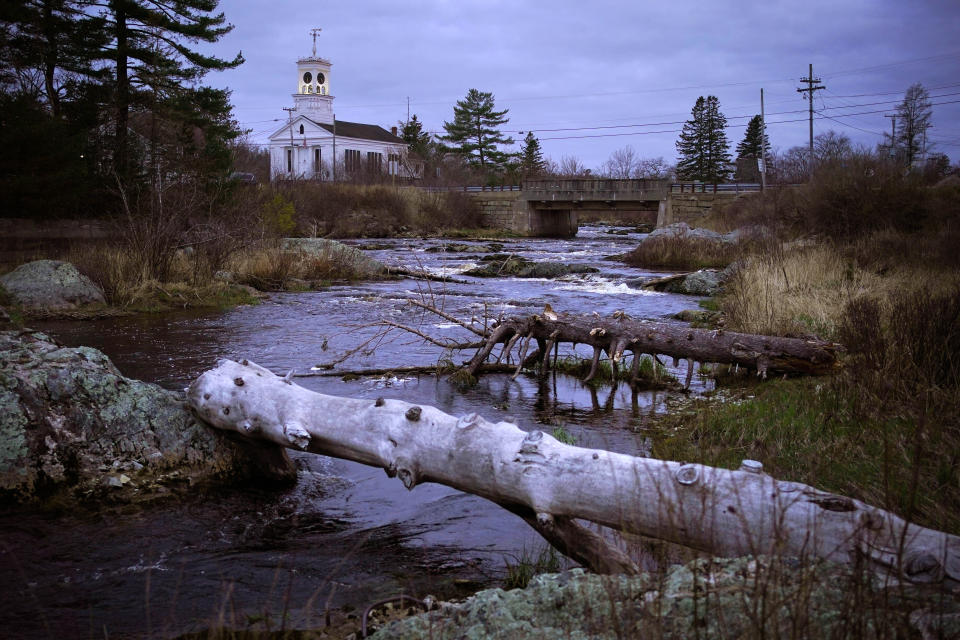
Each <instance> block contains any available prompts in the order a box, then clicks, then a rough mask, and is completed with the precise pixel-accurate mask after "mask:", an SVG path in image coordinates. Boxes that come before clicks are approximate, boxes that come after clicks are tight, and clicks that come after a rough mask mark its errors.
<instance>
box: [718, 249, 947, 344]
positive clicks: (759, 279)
mask: <svg viewBox="0 0 960 640" xmlns="http://www.w3.org/2000/svg"><path fill="white" fill-rule="evenodd" d="M891 235H893V236H896V235H897V234H895V233H892V232H878V233H877V234H874V235H873V236H870V237H869V238H865V239H863V240H861V241H859V242H858V243H857V244H856V245H848V246H846V247H842V248H839V247H836V246H834V245H828V244H817V245H808V246H802V245H801V246H796V247H794V248H792V249H788V250H786V251H784V252H782V253H781V254H771V255H756V256H753V257H752V258H750V259H749V260H746V261H745V262H744V264H743V265H742V266H741V268H740V269H739V270H738V271H737V272H736V273H735V274H734V276H733V277H732V278H731V279H730V280H729V281H728V283H727V285H726V293H725V295H724V297H723V301H722V304H723V309H724V311H725V313H726V314H727V326H728V327H729V328H730V329H733V330H735V331H744V332H747V333H762V334H769V335H787V336H790V335H800V336H802V335H809V334H816V335H818V336H820V337H824V338H834V337H836V335H837V330H838V328H839V326H840V325H841V323H842V321H843V318H844V315H845V307H846V305H847V304H848V303H849V302H850V301H852V300H854V299H856V298H858V297H860V296H865V295H869V296H873V297H875V298H877V299H878V300H880V301H881V306H882V307H883V308H884V309H889V308H891V305H892V304H893V301H894V300H896V299H897V297H898V296H900V295H901V294H902V293H903V292H904V291H911V290H917V289H920V288H927V289H929V290H931V291H946V290H949V289H951V288H952V287H955V286H957V285H958V284H960V273H958V272H957V271H955V270H953V269H949V268H944V267H943V266H936V265H931V264H930V263H928V262H923V261H915V262H914V261H903V259H902V254H899V256H898V254H897V253H893V252H887V251H883V250H882V249H879V248H878V247H882V246H883V245H885V244H888V243H889V242H891ZM915 242H920V240H915ZM856 254H870V255H883V256H885V259H884V260H882V261H881V262H883V264H884V265H885V266H883V267H881V268H880V269H879V271H878V269H877V268H876V265H875V264H874V263H870V262H868V263H867V264H861V261H858V260H856V257H855V256H856ZM871 266H873V267H874V268H870V267H871Z"/></svg>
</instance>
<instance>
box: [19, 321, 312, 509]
mask: <svg viewBox="0 0 960 640" xmlns="http://www.w3.org/2000/svg"><path fill="white" fill-rule="evenodd" d="M292 473H293V469H292V467H291V466H289V460H288V459H287V458H286V456H285V455H284V454H282V451H281V450H271V449H261V448H252V445H247V444H234V443H233V442H232V441H229V440H227V439H226V437H225V436H223V435H221V434H220V433H219V432H216V431H215V430H213V429H211V428H210V427H208V426H207V425H205V424H204V423H202V422H199V421H198V420H197V419H196V418H195V417H194V416H193V414H192V413H191V412H190V411H189V409H188V407H187V405H186V403H185V402H184V400H183V398H182V396H181V395H180V394H177V393H174V392H171V391H166V390H164V389H162V388H160V387H158V386H157V385H154V384H148V383H145V382H140V381H138V380H131V379H129V378H126V377H124V376H123V375H121V374H120V372H119V371H118V370H117V369H116V367H114V365H113V363H111V362H110V360H109V358H107V356H105V355H104V354H103V353H101V352H100V351H97V350H96V349H91V348H89V347H78V348H65V347H62V346H61V345H59V344H57V343H56V342H55V341H54V340H52V339H51V338H50V337H48V336H46V335H44V334H42V333H38V332H35V331H32V330H29V329H24V330H19V331H0V498H2V499H4V500H5V501H33V500H37V499H42V498H44V497H47V496H49V495H52V494H55V493H56V494H58V495H62V496H63V495H66V496H72V497H76V498H81V499H96V498H101V497H108V498H109V497H114V498H118V499H126V498H132V497H134V496H144V495H148V494H149V495H154V494H163V493H167V492H169V491H170V489H171V488H172V487H176V486H183V485H186V486H190V485H192V484H195V483H198V482H208V481H215V480H224V479H233V478H237V477H241V476H249V475H251V474H253V475H266V476H269V477H271V479H274V480H276V479H280V478H282V477H284V476H285V475H286V476H288V477H289V476H290V474H292Z"/></svg>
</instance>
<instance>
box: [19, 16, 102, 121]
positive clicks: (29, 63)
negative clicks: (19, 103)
mask: <svg viewBox="0 0 960 640" xmlns="http://www.w3.org/2000/svg"><path fill="white" fill-rule="evenodd" d="M0 24H2V29H3V35H4V36H5V37H4V38H3V40H4V42H3V46H2V53H0V55H2V58H3V60H2V64H3V67H4V68H5V74H9V75H8V77H6V78H4V80H5V81H6V82H5V84H8V85H10V84H15V85H19V86H18V87H17V89H18V90H23V89H27V88H28V86H27V85H30V84H33V85H35V86H32V87H29V89H28V92H31V93H36V94H37V96H38V98H40V99H41V100H42V101H43V102H44V103H45V104H46V107H47V108H48V109H49V111H50V113H51V115H52V116H53V117H54V118H58V117H60V116H61V112H62V109H61V101H62V99H63V96H64V95H65V94H66V93H76V92H77V91H78V88H77V87H78V84H79V83H80V82H83V81H84V79H92V80H95V81H98V82H102V81H104V80H105V79H106V78H107V76H108V72H107V70H105V69H102V68H97V67H96V66H95V64H94V61H93V59H92V58H91V56H90V51H95V50H97V49H98V48H100V47H102V46H104V45H105V44H106V42H107V38H106V36H105V35H104V33H103V20H102V19H101V18H100V17H98V16H93V15H90V14H88V13H86V12H84V11H83V5H82V3H81V2H79V1H78V0H26V1H24V2H20V3H12V2H11V3H8V4H6V5H5V6H4V7H3V9H0Z"/></svg>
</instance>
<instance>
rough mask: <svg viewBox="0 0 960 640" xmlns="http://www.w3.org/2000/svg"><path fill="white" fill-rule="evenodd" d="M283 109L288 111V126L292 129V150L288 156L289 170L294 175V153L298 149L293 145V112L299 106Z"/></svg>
mask: <svg viewBox="0 0 960 640" xmlns="http://www.w3.org/2000/svg"><path fill="white" fill-rule="evenodd" d="M283 110H284V111H286V112H287V127H288V128H289V129H290V151H288V152H287V153H289V154H290V155H289V157H288V158H287V172H288V173H290V174H291V175H292V174H293V154H294V153H295V151H296V149H295V147H294V146H293V112H294V111H296V110H297V108H296V107H284V108H283Z"/></svg>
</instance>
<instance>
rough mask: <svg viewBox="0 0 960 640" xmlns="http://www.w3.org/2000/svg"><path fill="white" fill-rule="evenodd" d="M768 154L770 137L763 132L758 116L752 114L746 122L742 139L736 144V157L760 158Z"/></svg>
mask: <svg viewBox="0 0 960 640" xmlns="http://www.w3.org/2000/svg"><path fill="white" fill-rule="evenodd" d="M765 156H766V157H769V156H770V138H769V137H768V136H766V135H765V134H764V133H763V122H762V121H761V120H760V116H758V115H757V116H753V117H752V118H750V122H748V123H747V131H746V133H744V135H743V140H741V141H740V144H738V145H737V158H762V157H765Z"/></svg>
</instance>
